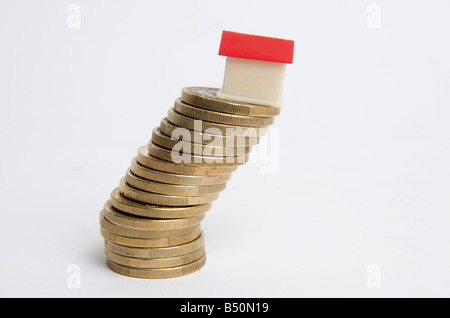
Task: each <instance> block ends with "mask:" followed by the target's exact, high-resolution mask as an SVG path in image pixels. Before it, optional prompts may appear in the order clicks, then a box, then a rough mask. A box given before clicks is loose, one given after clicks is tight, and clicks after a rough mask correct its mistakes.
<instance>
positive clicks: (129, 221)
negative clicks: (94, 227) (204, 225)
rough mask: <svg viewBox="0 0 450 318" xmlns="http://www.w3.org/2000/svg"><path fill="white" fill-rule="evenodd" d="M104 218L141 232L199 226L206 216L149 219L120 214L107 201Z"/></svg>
mask: <svg viewBox="0 0 450 318" xmlns="http://www.w3.org/2000/svg"><path fill="white" fill-rule="evenodd" d="M103 216H104V217H105V219H107V220H108V221H109V222H111V223H113V224H116V225H119V226H123V227H129V228H132V229H140V230H176V229H182V228H186V227H190V226H193V225H196V224H199V223H200V222H201V221H202V220H203V219H204V218H205V215H204V214H202V215H197V216H193V217H190V218H182V219H149V218H143V217H136V216H131V215H127V214H124V213H120V212H119V211H117V210H116V209H115V208H114V207H112V206H111V203H110V202H109V201H107V202H106V203H105V206H104V208H103Z"/></svg>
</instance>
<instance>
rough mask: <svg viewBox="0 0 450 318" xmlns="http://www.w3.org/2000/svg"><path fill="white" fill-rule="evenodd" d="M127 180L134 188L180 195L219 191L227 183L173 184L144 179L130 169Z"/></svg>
mask: <svg viewBox="0 0 450 318" xmlns="http://www.w3.org/2000/svg"><path fill="white" fill-rule="evenodd" d="M125 182H126V183H127V184H129V185H130V186H132V187H133V188H136V189H140V190H143V191H148V192H152V193H158V194H167V195H180V196H202V195H207V194H213V193H219V192H220V191H222V190H223V189H225V187H226V183H220V184H213V185H207V186H187V185H173V184H167V183H160V182H154V181H150V180H146V179H142V178H140V177H138V176H136V175H135V174H133V173H132V172H131V171H130V169H128V170H127V172H126V175H125Z"/></svg>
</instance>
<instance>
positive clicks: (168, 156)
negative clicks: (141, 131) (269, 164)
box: [148, 142, 249, 166]
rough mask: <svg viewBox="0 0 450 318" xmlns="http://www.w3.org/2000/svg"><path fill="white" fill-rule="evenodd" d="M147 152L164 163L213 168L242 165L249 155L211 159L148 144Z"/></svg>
mask: <svg viewBox="0 0 450 318" xmlns="http://www.w3.org/2000/svg"><path fill="white" fill-rule="evenodd" d="M148 152H149V154H150V155H152V156H154V157H156V158H159V159H161V160H165V161H172V162H176V161H177V160H180V162H182V163H185V162H186V163H188V164H191V165H206V164H208V165H213V166H236V165H241V164H244V163H246V162H247V161H248V159H249V154H244V155H240V156H223V157H211V156H203V155H192V154H188V153H183V154H180V153H178V151H173V150H168V149H164V148H161V147H160V146H158V145H156V144H154V143H153V142H150V143H149V144H148Z"/></svg>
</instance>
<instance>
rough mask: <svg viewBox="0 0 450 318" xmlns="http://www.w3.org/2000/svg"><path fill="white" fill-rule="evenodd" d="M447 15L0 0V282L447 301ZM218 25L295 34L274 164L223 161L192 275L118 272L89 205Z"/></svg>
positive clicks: (153, 293)
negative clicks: (73, 14) (201, 262)
mask: <svg viewBox="0 0 450 318" xmlns="http://www.w3.org/2000/svg"><path fill="white" fill-rule="evenodd" d="M71 3H75V4H77V5H79V7H80V8H81V25H80V26H81V27H80V28H75V29H73V28H69V27H68V26H67V18H68V16H69V15H70V13H67V8H68V5H69V4H71ZM371 3H374V4H376V5H378V7H377V8H379V9H381V11H380V16H379V18H380V20H377V21H379V23H380V24H379V26H380V28H372V27H371V26H373V24H370V23H369V25H368V24H367V19H368V17H369V16H371V14H373V11H370V10H369V11H370V12H369V13H368V12H367V8H368V7H369V5H370V4H371ZM370 8H371V7H369V9H370ZM449 15H450V2H448V1H445V0H442V1H437V0H432V1H424V0H423V1H413V0H396V1H387V0H385V1H372V0H371V1H359V0H358V1H357V0H353V1H350V0H346V1H344V0H342V1H332V0H330V1H260V0H258V1H256V0H255V1H243V0H239V1H230V0H227V1H210V0H209V1H206V0H205V1H158V2H155V1H130V0H126V1H125V0H123V1H110V0H108V1H106V0H105V1H87V0H73V1H60V0H58V1H56V0H54V1H31V0H30V1H13V0H10V1H1V2H0V107H1V113H0V127H1V128H0V129H1V135H0V145H1V148H0V149H1V157H0V181H1V183H0V211H1V222H0V227H1V232H0V252H1V259H0V296H27V297H34V296H43V297H50V296H58V297H79V296H88V297H108V296H116V297H117V296H118V297H132V296H133V297H134V296H137V297H401V296H402V297H419V296H424V297H432V296H438V297H443V296H447V297H448V296H450V254H449V244H450V233H449V225H450V216H449V210H450V209H449V208H450V202H449V190H450V181H449V180H450V179H449V177H450V170H449V162H450V151H449V135H450V126H449V119H450V93H449V88H450V59H449V56H450V46H449V42H448V35H449V30H450V19H449V18H448V17H449ZM369 20H370V19H369ZM370 21H372V20H370ZM222 30H231V31H238V32H245V33H253V34H260V35H267V36H275V37H282V38H288V39H293V40H295V41H296V46H295V56H294V63H293V64H292V65H289V66H288V68H287V74H286V83H285V91H284V108H283V110H282V113H281V115H280V116H279V117H277V119H276V124H275V125H274V126H275V127H278V128H279V133H280V143H279V169H278V171H277V172H276V173H273V174H263V173H261V165H258V164H255V163H253V164H252V163H249V164H247V165H245V166H243V167H241V168H239V169H238V171H237V172H235V173H234V175H233V178H232V180H231V181H230V182H229V183H228V186H227V189H226V190H225V191H224V192H222V194H221V196H220V198H219V199H218V200H217V201H215V202H214V203H213V209H212V210H211V211H210V212H208V214H207V216H206V218H205V220H204V221H203V222H202V228H203V230H204V233H205V239H206V250H207V255H208V256H207V263H206V265H205V267H204V268H203V269H202V270H200V271H199V272H196V273H194V274H191V275H188V276H185V277H181V278H175V279H169V280H140V279H133V278H129V277H124V276H121V275H118V274H115V273H113V272H111V271H110V270H108V269H107V268H106V266H105V258H104V255H103V240H102V237H101V236H100V233H99V225H98V213H99V211H100V209H101V207H102V205H103V203H104V202H105V201H106V200H107V199H108V197H109V194H110V192H111V191H112V190H113V189H114V188H115V187H116V186H117V185H118V181H119V179H120V178H121V177H122V176H123V175H124V173H125V170H126V168H127V167H128V166H129V165H130V160H131V159H132V158H133V156H135V154H136V150H137V148H138V147H139V146H140V145H143V144H146V143H147V142H148V140H149V138H150V136H151V131H152V129H153V128H154V127H155V126H157V125H159V121H160V119H161V118H162V117H164V116H165V114H166V112H167V110H168V109H169V107H171V105H172V104H173V101H174V100H175V98H177V97H178V96H179V95H180V91H181V88H182V87H183V86H194V85H201V86H213V87H220V86H221V81H222V78H223V70H224V65H225V58H224V57H221V56H218V55H217V51H218V47H219V43H220V35H221V31H222ZM273 155H278V154H273ZM70 264H77V265H78V266H79V267H80V269H81V288H79V289H71V288H68V286H67V284H66V280H67V277H68V276H69V275H70V274H69V273H68V272H67V271H66V270H67V267H68V266H69V265H70ZM371 264H375V265H376V268H378V269H379V270H380V272H379V274H380V276H379V277H380V284H381V286H380V287H381V288H369V287H373V286H371V285H370V284H369V285H368V284H367V281H368V279H369V281H370V279H371V277H373V276H371V275H373V274H374V272H367V270H368V267H369V265H371ZM369 269H370V267H369Z"/></svg>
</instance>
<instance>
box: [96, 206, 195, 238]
mask: <svg viewBox="0 0 450 318" xmlns="http://www.w3.org/2000/svg"><path fill="white" fill-rule="evenodd" d="M100 227H102V228H103V229H105V230H107V231H108V232H111V233H114V234H117V235H120V236H126V237H134V238H145V239H149V238H162V237H169V236H179V235H184V234H188V233H191V232H193V231H195V230H197V228H199V227H200V225H199V224H197V225H194V226H191V227H186V228H183V229H176V230H140V229H132V228H129V227H123V226H120V225H117V224H114V223H111V222H109V221H108V220H107V219H105V217H104V215H103V211H102V212H100Z"/></svg>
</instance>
